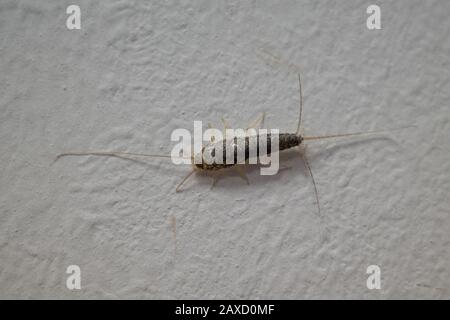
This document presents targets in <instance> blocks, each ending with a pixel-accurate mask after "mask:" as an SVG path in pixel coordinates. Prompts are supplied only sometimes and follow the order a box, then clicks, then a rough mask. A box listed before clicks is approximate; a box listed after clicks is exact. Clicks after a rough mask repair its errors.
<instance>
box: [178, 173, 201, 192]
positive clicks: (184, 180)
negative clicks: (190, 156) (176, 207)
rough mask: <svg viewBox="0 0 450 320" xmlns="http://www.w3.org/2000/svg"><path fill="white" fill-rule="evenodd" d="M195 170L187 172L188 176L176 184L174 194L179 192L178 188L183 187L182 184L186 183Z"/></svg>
mask: <svg viewBox="0 0 450 320" xmlns="http://www.w3.org/2000/svg"><path fill="white" fill-rule="evenodd" d="M195 171H197V170H195V169H193V170H192V171H191V172H189V174H188V175H187V176H186V177H184V178H183V180H181V182H180V183H179V184H178V186H177V187H176V189H175V191H176V192H180V188H181V186H182V185H183V183H185V182H186V180H187V179H189V177H190V176H191V175H192V174H193V173H194V172H195Z"/></svg>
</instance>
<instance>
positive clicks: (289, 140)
mask: <svg viewBox="0 0 450 320" xmlns="http://www.w3.org/2000/svg"><path fill="white" fill-rule="evenodd" d="M298 84H299V116H298V123H297V130H296V131H295V132H293V133H292V132H291V133H279V134H278V137H277V138H278V141H279V151H283V150H287V149H291V148H294V147H300V148H299V150H300V155H301V158H302V159H303V163H304V165H305V167H306V169H307V171H308V173H309V176H310V177H311V181H312V184H313V187H314V194H315V198H316V204H317V209H318V213H319V214H320V211H321V209H320V202H319V192H318V190H317V185H316V181H315V179H314V175H313V172H312V170H311V166H310V165H309V162H308V158H307V157H306V152H305V150H306V141H317V140H323V139H332V138H340V137H351V136H359V135H365V134H374V133H385V132H391V131H395V130H400V129H405V128H409V127H413V126H406V127H400V128H396V129H390V130H375V131H365V132H353V133H344V134H333V135H321V136H304V135H303V134H302V113H303V93H302V81H301V76H300V73H298ZM264 118H265V113H262V114H261V115H259V116H258V117H257V118H256V119H255V120H254V121H253V122H252V123H251V124H250V125H249V126H248V127H247V131H248V130H249V129H255V128H257V127H259V126H261V124H262V123H263V122H264ZM222 122H223V123H224V127H225V129H227V128H228V127H229V126H228V124H227V122H226V121H225V120H224V119H222ZM260 138H261V137H260V136H259V134H256V135H254V136H245V137H242V138H235V140H234V142H232V141H227V140H226V139H222V140H217V141H215V140H214V139H213V138H212V139H211V142H210V143H209V144H207V145H206V146H205V147H203V148H202V151H201V152H200V153H198V154H193V155H192V156H191V160H195V159H198V158H200V159H201V160H203V158H204V154H205V152H210V153H214V152H215V150H223V159H224V161H222V162H221V163H215V162H213V163H209V164H208V163H206V162H205V161H192V162H191V163H192V164H193V168H192V170H191V171H190V172H189V173H188V174H187V175H186V176H185V177H184V178H183V180H182V181H181V182H180V183H179V184H178V186H177V187H176V191H177V192H178V191H180V190H181V186H182V185H183V184H184V183H185V182H186V180H188V179H189V177H191V176H192V174H193V173H195V172H199V171H200V172H207V173H211V174H212V175H213V184H212V187H214V186H215V185H216V183H217V181H218V179H219V176H220V174H221V173H222V172H223V171H224V170H226V169H230V168H233V169H235V170H236V171H237V172H238V174H239V175H240V176H241V178H243V179H244V180H245V181H246V182H247V183H249V180H248V178H247V176H246V174H245V172H244V171H243V168H242V166H243V165H248V164H249V154H250V152H249V145H250V139H256V145H257V147H258V148H259V143H260ZM273 138H274V137H273V136H272V135H270V134H269V135H267V136H265V137H264V139H267V146H270V144H271V139H273ZM236 139H245V141H241V143H242V144H239V143H237V142H238V141H236ZM227 143H233V148H232V150H233V153H234V155H233V156H234V157H233V159H234V161H232V162H231V163H230V162H229V161H225V159H227V155H226V149H227V148H226V145H227ZM238 145H244V146H245V157H244V161H243V162H240V161H238V160H237V153H238V150H237V148H238V147H237V146H238ZM219 146H220V148H219ZM270 152H271V150H270V149H269V148H268V154H270ZM90 155H91V156H92V155H93V156H112V157H118V158H124V159H130V157H133V156H136V157H153V158H171V156H169V155H159V154H141V153H131V152H120V151H84V152H65V153H62V154H59V155H58V156H57V157H56V160H58V159H60V158H62V157H65V156H90ZM56 160H55V161H56Z"/></svg>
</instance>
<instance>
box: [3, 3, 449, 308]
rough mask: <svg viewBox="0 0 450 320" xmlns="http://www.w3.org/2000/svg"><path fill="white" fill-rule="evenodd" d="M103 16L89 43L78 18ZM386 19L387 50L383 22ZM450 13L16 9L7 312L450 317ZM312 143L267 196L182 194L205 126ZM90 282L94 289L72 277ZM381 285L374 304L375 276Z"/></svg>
mask: <svg viewBox="0 0 450 320" xmlns="http://www.w3.org/2000/svg"><path fill="white" fill-rule="evenodd" d="M69 4H78V5H79V6H80V7H81V23H82V25H81V30H73V31H70V30H67V28H66V26H65V25H66V18H67V15H66V12H65V11H66V7H67V6H68V5H69ZM370 4H378V5H379V6H380V7H381V23H382V29H381V30H374V31H369V30H368V29H367V28H366V18H367V14H366V8H367V7H368V6H369V5H370ZM449 13H450V2H449V1H446V0H440V1H376V2H374V1H206V0H205V1H192V2H190V1H82V0H77V1H70V2H68V1H49V0H43V1H31V0H30V1H9V0H1V1H0V56H1V58H0V112H1V116H0V138H1V140H0V297H1V298H150V299H153V298H164V299H166V298H257V299H260V298H287V299H297V298H302V299H303V298H304V299H311V298H345V299H349V298H364V299H369V298H373V299H392V298H408V299H417V298H439V299H444V298H447V299H448V298H450V277H449V268H450V253H449V240H450V237H449V231H450V220H449V219H450V216H449V213H450V209H449V208H450V196H449V192H450V151H449V143H448V142H449V136H450V110H449V104H450V103H449V97H450V77H449V76H450V38H449V37H450V36H449V34H450V19H449V18H448V15H449ZM298 67H300V68H301V69H302V76H303V89H304V90H303V91H304V96H305V106H304V125H305V134H310V135H312V134H327V133H336V132H339V133H343V132H349V131H364V130H373V129H383V128H393V127H399V126H403V125H409V124H416V125H417V128H413V129H408V130H403V131H399V132H395V133H391V134H385V135H381V136H377V137H371V138H369V137H365V138H358V139H346V140H339V141H338V140H336V141H327V142H315V143H310V144H309V146H308V150H307V154H308V157H309V160H310V163H311V167H312V170H313V172H314V174H315V177H316V181H317V185H318V190H319V195H320V201H321V205H322V215H321V216H318V215H317V213H316V206H315V200H314V193H313V187H312V184H311V180H310V178H309V177H308V175H307V173H306V172H305V169H304V167H303V165H302V163H301V161H300V158H299V156H298V153H296V152H295V151H294V152H290V153H288V154H287V155H285V156H283V157H282V158H281V161H283V164H284V165H285V166H288V167H291V169H290V170H283V171H281V172H280V173H279V174H278V175H277V176H271V177H268V176H260V175H259V171H258V170H250V172H249V178H250V181H251V184H250V186H247V185H246V184H245V182H243V181H242V180H241V179H240V178H239V176H237V175H230V176H228V177H225V178H224V179H222V180H220V182H219V183H218V185H217V186H216V188H214V189H213V190H210V185H211V179H210V178H209V177H202V176H198V177H195V178H192V179H191V180H189V181H188V182H187V184H186V186H185V191H184V192H181V193H175V187H176V185H177V184H178V183H179V181H180V180H181V179H182V177H183V176H184V175H185V174H187V173H188V172H189V167H182V166H174V165H172V164H171V163H170V161H165V160H145V161H144V162H132V161H125V160H122V159H117V158H101V157H85V158H75V157H74V158H64V159H61V160H59V161H58V162H56V163H53V160H54V158H55V156H56V155H57V154H58V153H61V152H64V151H68V150H86V149H100V150H128V151H133V152H158V153H167V152H169V151H170V150H171V146H173V144H172V143H171V142H170V134H171V132H172V130H174V129H175V128H188V129H192V127H193V120H203V121H204V122H205V124H206V123H207V122H212V123H214V124H217V125H220V121H219V120H220V118H221V117H222V116H224V117H225V118H226V119H228V121H229V122H230V124H232V126H234V127H243V126H245V125H246V124H247V123H248V122H249V121H251V120H252V118H254V117H255V116H257V115H258V114H259V113H260V112H262V111H266V112H267V118H266V126H267V127H269V128H279V129H280V130H282V131H293V130H295V127H296V121H297V112H298V84H297V78H296V70H297V68H298ZM73 264H75V265H78V266H80V268H81V273H82V275H81V286H82V289H81V290H79V291H70V290H68V289H67V288H66V285H65V283H66V277H67V274H66V273H65V272H66V268H67V266H69V265H73ZM373 264H375V265H378V266H379V267H380V268H381V290H368V289H367V287H366V279H367V275H366V268H367V267H368V266H369V265H373Z"/></svg>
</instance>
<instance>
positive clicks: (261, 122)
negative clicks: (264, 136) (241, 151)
mask: <svg viewBox="0 0 450 320" xmlns="http://www.w3.org/2000/svg"><path fill="white" fill-rule="evenodd" d="M265 117H266V113H265V112H262V113H261V114H259V115H258V116H257V117H256V119H255V120H253V121H252V122H250V123H249V125H248V126H247V129H246V130H248V129H256V128H260V127H261V126H263V125H264V119H265Z"/></svg>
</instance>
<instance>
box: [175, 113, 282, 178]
mask: <svg viewBox="0 0 450 320" xmlns="http://www.w3.org/2000/svg"><path fill="white" fill-rule="evenodd" d="M279 132H280V131H279V130H278V129H270V130H268V129H258V130H256V129H253V128H250V129H225V134H224V133H223V132H222V131H220V130H219V129H215V128H209V129H207V130H205V132H203V124H202V121H194V132H193V134H191V132H190V131H189V130H187V129H183V128H179V129H176V130H174V131H173V132H172V134H171V137H170V139H171V141H172V142H178V143H177V144H176V145H175V146H174V147H173V149H172V152H171V158H172V162H173V163H174V164H194V165H202V164H206V165H212V166H217V167H222V166H225V165H236V164H260V165H262V166H261V168H260V172H261V175H274V174H276V173H277V172H278V170H279Z"/></svg>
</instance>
